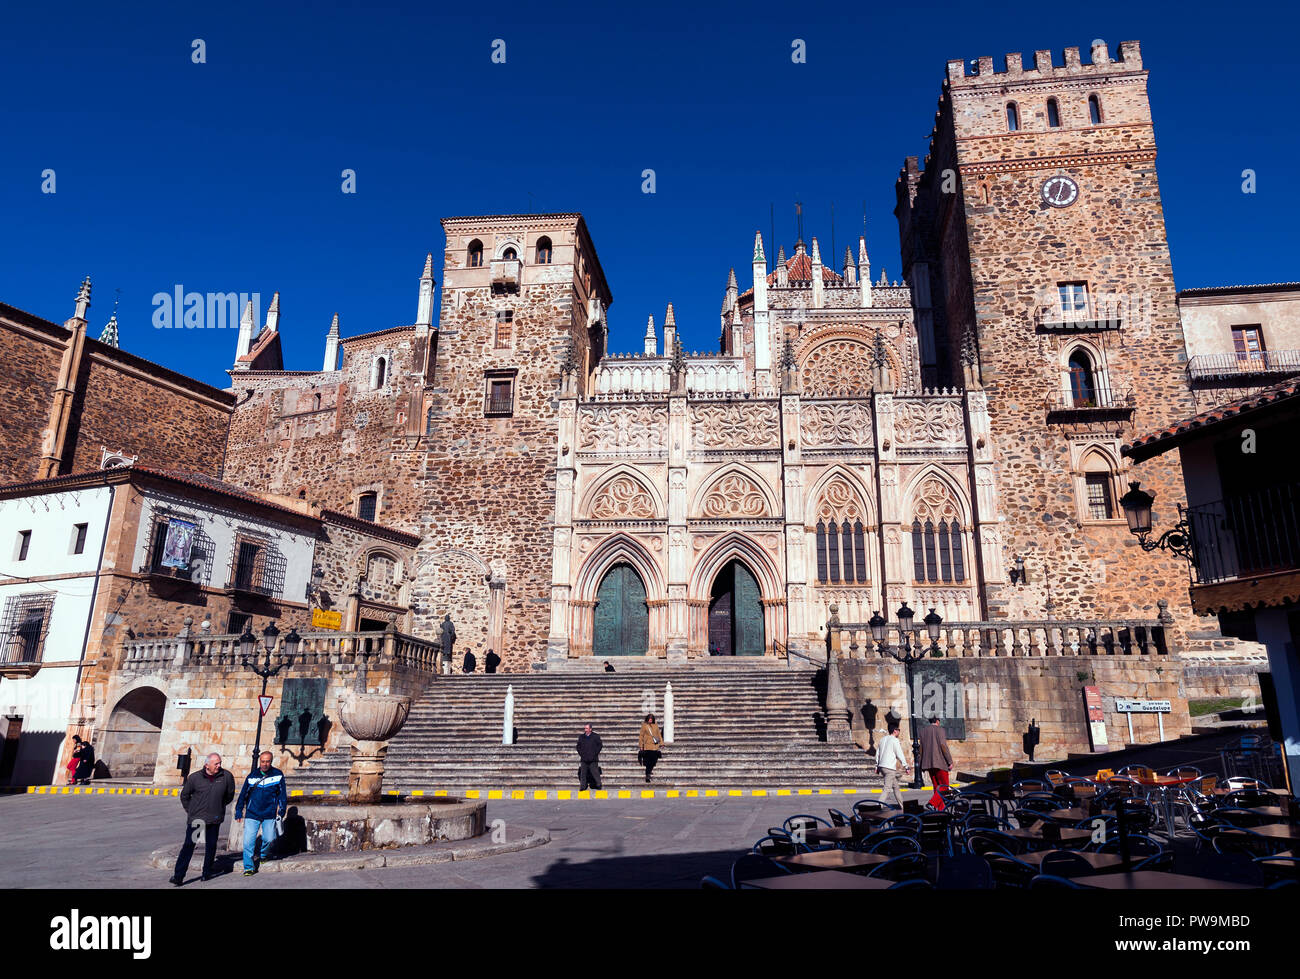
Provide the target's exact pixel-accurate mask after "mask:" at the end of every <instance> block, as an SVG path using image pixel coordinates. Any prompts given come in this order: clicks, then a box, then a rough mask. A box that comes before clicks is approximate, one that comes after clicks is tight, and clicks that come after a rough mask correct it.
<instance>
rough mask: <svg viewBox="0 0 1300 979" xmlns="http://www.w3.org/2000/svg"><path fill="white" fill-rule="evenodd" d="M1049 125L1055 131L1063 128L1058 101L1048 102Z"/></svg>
mask: <svg viewBox="0 0 1300 979" xmlns="http://www.w3.org/2000/svg"><path fill="white" fill-rule="evenodd" d="M1047 124H1048V125H1049V126H1050V127H1051V128H1053V129H1059V128H1060V126H1061V110H1060V108H1059V107H1058V106H1057V104H1056V99H1048V100H1047Z"/></svg>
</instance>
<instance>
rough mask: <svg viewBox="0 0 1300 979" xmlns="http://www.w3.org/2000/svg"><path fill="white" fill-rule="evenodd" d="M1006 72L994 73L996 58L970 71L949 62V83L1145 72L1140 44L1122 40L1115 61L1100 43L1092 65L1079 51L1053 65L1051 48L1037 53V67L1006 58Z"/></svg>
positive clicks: (982, 60)
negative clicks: (1086, 61)
mask: <svg viewBox="0 0 1300 979" xmlns="http://www.w3.org/2000/svg"><path fill="white" fill-rule="evenodd" d="M1006 61H1007V67H1006V70H1005V71H995V70H994V68H993V56H992V55H984V56H983V57H980V58H976V59H974V64H975V68H974V70H971V68H970V65H969V63H968V62H966V61H963V60H961V59H954V60H952V61H949V62H948V84H949V85H952V86H954V87H956V86H959V85H960V86H964V87H969V86H974V85H1005V84H1006V83H1007V82H1012V81H1026V82H1035V81H1042V80H1044V79H1053V80H1066V79H1073V78H1078V77H1086V76H1094V77H1095V76H1097V75H1100V74H1103V73H1107V72H1120V71H1122V72H1130V71H1141V70H1142V50H1141V47H1140V46H1139V44H1138V42H1137V41H1121V42H1120V45H1119V57H1118V58H1116V59H1112V58H1111V57H1110V54H1109V52H1108V50H1107V46H1106V44H1105V43H1104V42H1103V43H1098V44H1096V45H1095V46H1094V47H1093V49H1092V63H1091V64H1087V65H1085V64H1083V63H1082V60H1081V59H1080V57H1079V49H1078V48H1066V49H1065V64H1064V65H1060V66H1058V65H1054V64H1053V63H1052V52H1051V50H1050V49H1046V50H1042V51H1035V52H1034V65H1033V67H1032V68H1027V67H1025V65H1024V57H1023V55H1022V54H1020V52H1015V53H1012V54H1008V55H1007V59H1006Z"/></svg>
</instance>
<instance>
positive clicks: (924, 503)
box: [912, 477, 966, 584]
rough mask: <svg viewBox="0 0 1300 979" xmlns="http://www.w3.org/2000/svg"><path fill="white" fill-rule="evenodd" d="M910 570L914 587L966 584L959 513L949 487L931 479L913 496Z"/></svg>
mask: <svg viewBox="0 0 1300 979" xmlns="http://www.w3.org/2000/svg"><path fill="white" fill-rule="evenodd" d="M912 570H913V574H912V577H913V580H914V581H915V582H916V583H917V584H938V583H940V582H943V583H945V584H949V583H958V582H963V581H965V580H966V560H965V555H964V553H963V544H962V526H961V511H960V509H959V508H958V506H957V502H956V500H955V499H954V498H953V495H952V492H951V491H950V490H949V489H948V487H946V486H945V485H944V484H943V483H942V482H940V481H939V480H938V479H935V478H933V477H932V478H930V479H927V480H926V481H925V483H924V484H922V486H921V489H920V491H919V492H918V493H917V495H916V508H915V511H914V516H913V519H912Z"/></svg>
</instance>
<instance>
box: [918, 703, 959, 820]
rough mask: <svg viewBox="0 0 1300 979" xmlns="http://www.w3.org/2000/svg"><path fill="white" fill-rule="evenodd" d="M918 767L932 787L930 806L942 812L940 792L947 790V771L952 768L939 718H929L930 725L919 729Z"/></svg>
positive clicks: (945, 737)
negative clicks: (927, 777)
mask: <svg viewBox="0 0 1300 979" xmlns="http://www.w3.org/2000/svg"><path fill="white" fill-rule="evenodd" d="M918 767H920V768H922V769H924V770H925V772H926V773H927V774H928V775H929V776H930V782H931V783H932V784H933V785H934V795H932V796H931V797H930V805H932V806H934V808H935V809H938V810H939V811H941V812H942V811H943V809H944V808H945V806H944V802H943V796H942V795H940V794H939V793H940V791H941V790H945V789H947V788H948V771H949V769H951V768H952V753H951V752H950V751H948V736H947V735H946V734H945V733H944V730H943V728H942V727H940V726H939V718H937V717H932V718H930V723H929V724H927V725H926V726H925V727H923V728H921V760H920V762H918Z"/></svg>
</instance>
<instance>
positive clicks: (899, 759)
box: [876, 721, 907, 809]
mask: <svg viewBox="0 0 1300 979" xmlns="http://www.w3.org/2000/svg"><path fill="white" fill-rule="evenodd" d="M876 768H877V769H878V770H879V772H880V774H882V775H884V776H885V790H884V793H883V794H882V795H881V796H880V801H881V802H883V803H884V804H885V805H887V806H889V807H890V808H891V809H902V808H903V793H902V792H900V791H898V774H899V770H900V769H901V770H902V773H903V774H904V775H906V774H907V756H906V755H905V754H903V746H902V744H900V743H899V740H898V722H897V721H890V722H889V733H888V734H886V735H885V736H884V737H883V738H881V739H880V744H878V745H877V746H876Z"/></svg>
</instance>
